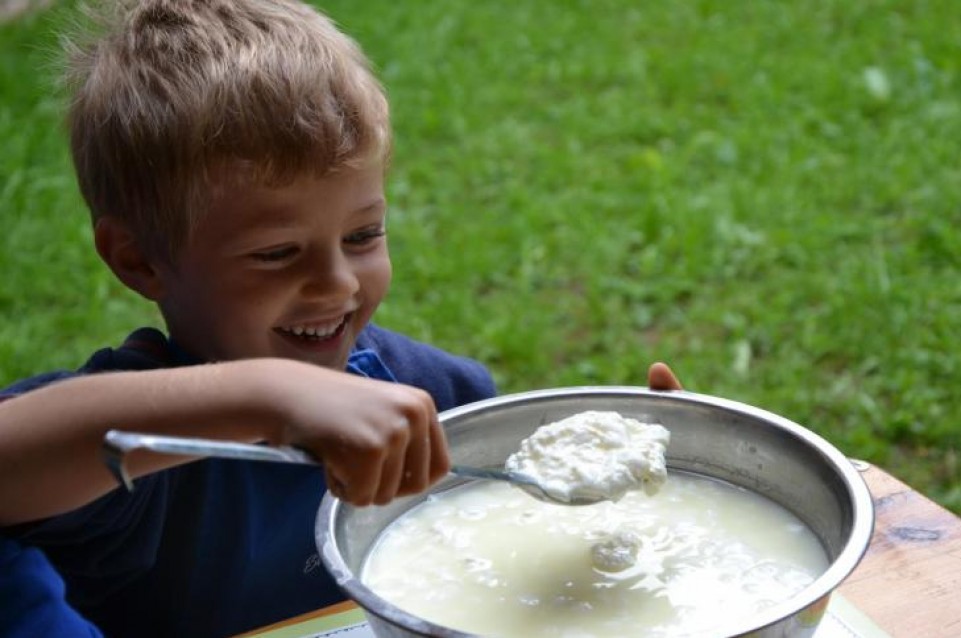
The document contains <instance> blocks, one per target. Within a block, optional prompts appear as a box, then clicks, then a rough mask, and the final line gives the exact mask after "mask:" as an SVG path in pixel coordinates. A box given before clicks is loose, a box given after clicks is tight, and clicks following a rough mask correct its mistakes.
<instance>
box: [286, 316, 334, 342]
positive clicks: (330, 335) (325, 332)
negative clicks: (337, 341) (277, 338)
mask: <svg viewBox="0 0 961 638" xmlns="http://www.w3.org/2000/svg"><path fill="white" fill-rule="evenodd" d="M349 319H350V313H348V314H346V315H344V316H343V317H341V318H340V319H339V320H338V321H331V322H328V323H312V324H294V325H291V326H280V327H279V328H276V330H277V332H279V333H280V334H282V335H284V336H286V337H294V338H297V339H304V340H306V341H326V340H328V339H334V338H336V337H338V336H340V334H341V333H342V332H343V331H344V328H346V326H347V321H348V320H349Z"/></svg>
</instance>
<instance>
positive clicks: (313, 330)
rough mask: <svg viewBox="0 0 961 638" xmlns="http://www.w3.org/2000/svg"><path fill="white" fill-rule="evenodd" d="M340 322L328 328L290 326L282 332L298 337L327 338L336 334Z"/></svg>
mask: <svg viewBox="0 0 961 638" xmlns="http://www.w3.org/2000/svg"><path fill="white" fill-rule="evenodd" d="M341 323H342V322H337V323H336V324H331V325H329V326H322V327H317V326H291V327H289V328H284V329H283V330H284V332H287V333H289V334H292V335H296V336H298V337H301V336H307V337H329V336H330V335H332V334H334V333H335V332H337V328H339V327H340V324H341Z"/></svg>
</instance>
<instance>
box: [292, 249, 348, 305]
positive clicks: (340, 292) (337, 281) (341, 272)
mask: <svg viewBox="0 0 961 638" xmlns="http://www.w3.org/2000/svg"><path fill="white" fill-rule="evenodd" d="M309 268H310V269H309V271H308V272H307V278H306V281H305V284H304V292H305V293H306V294H309V295H314V296H319V297H333V296H344V297H348V296H350V295H353V294H354V293H356V292H357V290H358V289H359V288H360V282H359V280H358V278H357V273H355V272H354V269H353V267H352V266H351V263H350V260H349V259H347V257H346V256H344V255H343V254H340V253H337V254H331V255H326V256H324V257H320V258H318V259H315V260H313V263H311V264H310V267H309Z"/></svg>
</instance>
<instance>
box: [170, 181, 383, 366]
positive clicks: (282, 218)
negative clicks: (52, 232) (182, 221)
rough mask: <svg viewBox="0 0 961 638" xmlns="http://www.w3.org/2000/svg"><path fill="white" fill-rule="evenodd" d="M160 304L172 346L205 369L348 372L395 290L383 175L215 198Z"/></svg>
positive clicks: (247, 189)
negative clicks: (255, 364)
mask: <svg viewBox="0 0 961 638" xmlns="http://www.w3.org/2000/svg"><path fill="white" fill-rule="evenodd" d="M220 190H221V192H219V193H218V194H217V195H215V197H214V199H213V203H212V206H211V208H210V210H209V213H208V214H207V215H206V216H205V217H204V218H203V219H202V221H200V223H199V224H198V226H197V227H196V228H195V231H194V232H193V233H192V235H191V239H190V242H189V244H188V245H187V246H185V247H184V249H183V250H182V251H181V253H180V254H179V255H178V257H177V260H176V264H175V265H174V267H173V268H162V269H161V276H162V278H163V281H164V286H163V294H162V295H161V298H160V299H158V302H159V304H160V307H161V310H162V312H163V314H164V317H165V318H166V320H167V324H168V328H169V330H170V333H171V336H172V337H173V338H174V339H175V340H176V341H177V342H178V343H179V344H180V345H181V346H182V347H183V348H184V349H185V350H187V351H188V352H190V353H191V354H193V355H195V356H199V357H201V358H203V359H205V360H208V361H223V360H231V359H240V358H249V357H284V358H288V359H298V360H301V361H307V362H311V363H315V364H318V365H322V366H327V367H331V368H337V369H343V368H344V367H345V366H346V364H347V356H348V354H349V353H350V350H351V348H352V347H353V345H354V342H355V341H356V339H357V335H358V333H359V332H360V331H361V329H362V328H363V327H364V325H366V324H367V322H368V321H369V320H370V318H371V315H373V313H374V310H375V309H376V308H377V306H378V304H380V302H381V300H382V299H383V298H384V295H385V294H386V293H387V288H388V286H389V284H390V277H391V265H390V258H389V255H388V252H387V238H386V236H385V222H386V214H387V208H386V202H385V199H384V180H383V167H382V166H380V165H379V164H378V165H374V166H370V167H365V168H356V169H354V168H351V169H344V170H342V171H339V172H336V173H334V174H332V175H328V176H327V177H324V178H322V179H316V178H313V177H302V178H299V179H297V180H295V181H294V182H293V183H292V184H290V185H289V186H283V187H280V188H267V187H262V186H243V187H232V188H223V189H220Z"/></svg>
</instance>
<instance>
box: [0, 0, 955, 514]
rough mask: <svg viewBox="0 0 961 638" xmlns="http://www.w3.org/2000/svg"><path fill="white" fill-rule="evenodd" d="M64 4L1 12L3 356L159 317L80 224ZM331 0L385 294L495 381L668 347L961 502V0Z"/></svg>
mask: <svg viewBox="0 0 961 638" xmlns="http://www.w3.org/2000/svg"><path fill="white" fill-rule="evenodd" d="M70 4H71V3H65V4H62V5H59V6H57V7H55V8H53V9H50V10H46V11H43V12H40V13H36V14H34V15H32V16H29V17H25V18H20V19H18V20H16V21H14V22H11V23H9V24H6V25H2V26H0V92H2V101H0V139H2V140H3V147H4V152H3V153H0V211H2V213H0V214H2V215H3V228H4V231H5V232H4V233H3V238H2V242H3V251H2V255H0V269H2V271H3V272H4V273H5V281H4V284H3V286H2V287H0V318H2V320H0V384H5V383H7V382H9V381H12V380H14V379H16V378H19V377H21V376H24V375H27V374H31V373H34V372H39V371H42V370H46V369H49V368H54V367H73V366H76V365H78V364H79V363H81V362H82V360H83V359H84V358H85V356H86V355H88V354H89V353H90V352H91V351H92V350H94V349H96V348H98V347H103V346H105V345H110V344H115V343H116V342H117V341H118V340H120V339H122V337H123V336H124V335H125V333H126V331H127V330H128V329H130V328H133V327H136V326H137V325H140V324H143V323H149V322H156V321H157V317H156V314H155V312H154V310H153V309H152V308H151V307H150V306H149V305H147V304H146V302H144V301H142V300H140V299H138V298H137V297H135V296H134V295H133V294H132V293H129V292H127V291H125V290H124V289H122V288H121V287H120V286H119V285H118V284H117V283H115V282H114V281H113V280H112V278H111V276H110V275H109V273H108V272H107V270H106V269H105V268H104V267H103V266H102V265H100V264H99V263H98V262H97V260H96V258H95V256H94V254H93V251H92V250H91V248H90V230H89V222H88V219H87V218H86V216H85V211H84V207H83V204H82V201H81V199H80V197H79V194H78V192H77V189H76V186H75V183H74V180H73V176H72V173H71V169H70V164H69V158H68V155H67V150H66V144H65V141H64V137H63V133H62V130H61V128H60V119H59V118H60V113H61V108H62V105H61V103H60V101H59V100H58V98H57V97H56V93H55V91H54V68H55V64H54V63H55V61H56V39H55V36H54V33H55V30H56V29H57V28H58V27H59V25H61V24H62V23H63V21H64V19H65V16H66V14H67V9H68V8H69V7H70ZM322 6H323V7H324V8H325V9H326V10H327V11H328V12H329V13H330V14H331V15H332V16H333V17H334V18H335V19H337V21H338V22H339V23H340V24H341V25H342V26H343V27H344V29H345V30H347V31H348V32H349V33H351V34H352V35H353V36H354V37H355V38H357V40H359V42H360V43H361V45H362V46H363V47H364V48H365V49H366V51H367V52H368V54H369V55H370V57H371V58H372V60H373V61H374V63H375V65H376V67H377V69H378V72H379V74H380V76H381V78H382V79H383V81H384V83H385V85H386V87H387V89H388V91H389V93H390V97H391V101H392V105H393V118H394V125H395V134H396V151H395V157H394V167H393V170H392V175H391V178H390V184H389V198H390V202H391V222H390V224H391V225H390V237H391V247H392V253H393V257H394V262H395V283H394V286H393V288H392V291H391V294H390V296H389V297H388V300H387V302H386V303H385V304H384V306H382V308H381V310H380V311H379V314H378V316H377V319H378V321H379V322H380V323H381V324H384V325H387V326H389V327H392V328H395V329H398V330H401V331H404V332H407V333H409V334H411V335H413V336H415V337H417V338H420V339H423V340H427V341H431V342H433V343H435V344H438V345H440V346H443V347H445V348H447V349H450V350H453V351H456V352H459V353H463V354H467V355H470V356H473V357H475V358H478V359H480V360H482V361H484V362H485V363H487V364H488V365H489V367H490V368H491V369H492V370H493V371H494V373H495V375H496V377H497V381H498V383H499V385H500V389H501V391H502V392H513V391H521V390H528V389H534V388H543V387H551V386H568V385H582V384H640V385H643V384H644V383H645V370H646V368H647V365H648V364H649V363H650V362H652V361H654V360H664V361H667V362H669V363H670V364H671V365H672V366H673V367H674V369H675V370H676V372H677V373H678V375H679V376H680V377H681V379H682V381H683V383H684V384H685V386H686V387H687V388H688V389H690V390H695V391H698V392H704V393H708V394H715V395H719V396H724V397H727V398H731V399H736V400H740V401H744V402H747V403H751V404H754V405H757V406H760V407H763V408H766V409H768V410H771V411H774V412H777V413H779V414H782V415H784V416H786V417H788V418H790V419H792V420H794V421H797V422H799V423H801V424H803V425H805V426H807V427H810V428H811V429H813V430H815V431H817V432H819V433H821V434H822V435H824V436H825V437H826V438H828V439H829V440H830V441H832V442H833V443H834V444H835V445H837V446H838V447H839V448H840V449H841V450H842V451H844V452H845V453H846V454H848V455H850V456H853V457H858V458H862V459H865V460H868V461H870V462H872V463H875V464H877V465H880V466H883V467H884V468H886V469H887V470H889V471H891V472H892V473H894V474H895V475H897V476H898V477H900V478H902V479H903V480H905V481H907V482H909V483H910V484H912V485H913V486H915V487H917V488H918V489H920V490H921V491H923V492H925V493H926V494H928V495H930V496H931V497H933V498H935V499H936V500H938V501H939V502H941V503H942V504H944V505H946V506H947V507H949V508H951V509H952V510H954V511H955V512H958V513H961V459H959V454H961V391H959V388H961V351H959V347H958V344H959V339H958V335H961V277H959V271H961V159H959V158H961V153H959V149H961V145H959V142H958V140H961V20H959V19H958V7H957V3H956V2H955V0H931V1H920V0H919V1H916V2H899V1H896V0H861V1H859V2H848V1H846V0H812V1H811V2H789V1H786V0H784V1H776V0H772V1H770V2H752V1H748V0H741V1H734V0H714V1H710V0H699V1H691V2H683V3H680V2H669V1H667V0H650V1H647V2H636V1H614V0H604V1H595V2H586V1H583V2H574V1H569V2H557V1H555V0H524V1H523V2H515V1H513V0H486V1H485V2H470V3H469V2H463V1H454V0H432V1H429V2H428V1H427V0H409V1H407V2H395V1H393V0H366V1H365V2H355V1H352V0H337V1H331V2H324V3H322Z"/></svg>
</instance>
